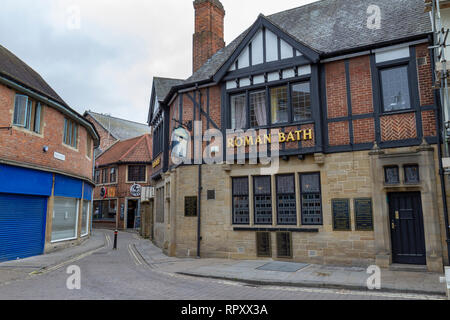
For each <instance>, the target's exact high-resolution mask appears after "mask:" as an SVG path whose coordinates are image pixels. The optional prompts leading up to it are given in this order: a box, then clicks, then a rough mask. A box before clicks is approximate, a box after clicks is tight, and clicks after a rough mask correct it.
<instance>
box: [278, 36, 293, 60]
mask: <svg viewBox="0 0 450 320" xmlns="http://www.w3.org/2000/svg"><path fill="white" fill-rule="evenodd" d="M280 47H281V59H289V58H293V57H294V48H292V47H291V46H290V45H289V44H288V43H287V42H286V41H284V40H283V39H281V41H280Z"/></svg>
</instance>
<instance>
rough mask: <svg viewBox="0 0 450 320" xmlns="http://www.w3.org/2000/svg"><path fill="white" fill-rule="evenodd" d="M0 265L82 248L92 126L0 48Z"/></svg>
mask: <svg viewBox="0 0 450 320" xmlns="http://www.w3.org/2000/svg"><path fill="white" fill-rule="evenodd" d="M0 115H1V117H0V243H1V244H0V247H2V250H0V261H3V260H10V259H16V258H24V257H29V256H33V255H38V254H42V253H44V252H49V251H51V250H53V249H55V248H57V247H60V246H68V245H73V244H77V243H80V242H81V241H82V240H83V239H85V238H86V237H88V236H89V234H90V226H91V218H92V215H91V208H92V203H91V200H92V190H93V179H92V176H93V169H94V157H93V150H94V147H97V146H98V145H99V136H98V133H97V132H96V130H95V128H94V126H93V125H92V124H91V123H90V122H89V121H87V120H86V119H84V118H83V117H82V116H81V115H80V114H78V113H77V112H76V111H74V110H73V109H72V108H70V106H69V105H67V103H65V102H64V100H63V99H62V98H61V97H60V96H59V95H58V94H57V93H56V92H55V91H54V90H53V89H52V88H50V86H49V85H48V84H47V83H46V82H45V81H44V79H42V77H41V76H40V75H38V74H37V73H36V72H35V71H34V70H33V69H32V68H30V67H29V66H28V65H26V64H25V63H24V62H23V61H21V60H20V59H19V58H17V57H16V56H15V55H14V54H12V53H11V52H9V51H8V50H7V49H6V48H4V47H2V46H0Z"/></svg>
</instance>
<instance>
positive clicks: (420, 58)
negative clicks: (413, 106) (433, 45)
mask: <svg viewBox="0 0 450 320" xmlns="http://www.w3.org/2000/svg"><path fill="white" fill-rule="evenodd" d="M416 58H417V73H418V79H419V93H420V105H421V106H430V105H433V104H434V93H433V88H432V87H433V75H432V72H431V59H430V53H429V50H428V44H427V43H424V44H421V45H418V46H416Z"/></svg>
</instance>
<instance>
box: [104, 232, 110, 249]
mask: <svg viewBox="0 0 450 320" xmlns="http://www.w3.org/2000/svg"><path fill="white" fill-rule="evenodd" d="M105 237H106V247H107V248H108V247H109V246H110V245H111V238H110V237H109V235H108V234H106V233H105Z"/></svg>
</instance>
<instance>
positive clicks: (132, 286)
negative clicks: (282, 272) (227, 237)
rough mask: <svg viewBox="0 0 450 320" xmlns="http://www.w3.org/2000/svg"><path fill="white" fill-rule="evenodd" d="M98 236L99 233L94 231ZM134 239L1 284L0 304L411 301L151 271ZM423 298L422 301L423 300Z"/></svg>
mask: <svg viewBox="0 0 450 320" xmlns="http://www.w3.org/2000/svg"><path fill="white" fill-rule="evenodd" d="M97 232H98V231H97ZM139 241H142V240H139V238H138V237H137V236H136V235H135V234H131V233H121V234H120V241H119V248H118V250H117V251H113V250H112V248H111V242H110V241H109V242H108V247H105V248H102V249H100V250H98V251H96V252H95V253H92V254H90V255H85V256H82V257H80V258H79V259H78V260H77V261H71V262H69V263H68V264H66V265H62V266H60V267H59V268H54V269H53V270H51V271H49V272H47V273H43V274H38V275H30V276H28V277H27V278H26V279H22V280H17V281H14V282H11V283H9V284H3V285H2V284H0V300H3V299H46V300H47V299H49V300H55V299H56V300H59V299H64V300H72V299H77V300H84V299H98V300H105V299H106V300H111V299H112V300H115V299H126V300H140V299H146V300H153V299H158V300H185V299H187V300H249V299H251V300H330V299H331V300H351V299H358V300H361V299H362V300H371V299H411V298H420V297H415V296H410V295H398V294H380V293H378V294H376V293H372V294H370V293H362V292H346V291H339V290H325V289H311V288H304V289H303V288H281V287H252V286H247V285H243V284H237V283H232V282H226V281H219V280H210V279H198V278H191V277H186V276H181V275H170V274H167V273H164V272H161V271H159V270H155V269H153V268H151V266H149V265H147V264H146V263H145V261H143V259H142V258H141V257H140V255H139V254H138V253H137V252H136V251H135V249H134V248H133V244H135V243H138V242H139ZM70 265H76V266H79V268H80V271H81V289H80V290H69V289H67V286H66V281H67V279H68V277H69V275H68V274H67V273H66V271H67V267H68V266H70ZM422 298H423V297H422Z"/></svg>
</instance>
